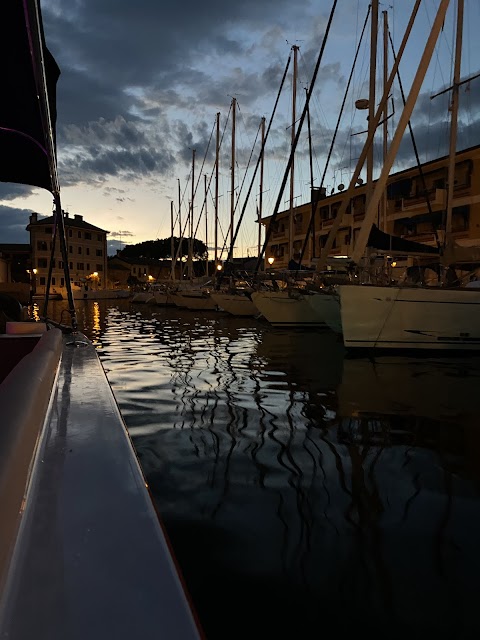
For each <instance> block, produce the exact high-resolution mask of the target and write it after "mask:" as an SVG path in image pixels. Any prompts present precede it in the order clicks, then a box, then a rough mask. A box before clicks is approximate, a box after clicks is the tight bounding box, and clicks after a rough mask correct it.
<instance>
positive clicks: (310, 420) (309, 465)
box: [57, 301, 480, 640]
mask: <svg viewBox="0 0 480 640" xmlns="http://www.w3.org/2000/svg"><path fill="white" fill-rule="evenodd" d="M57 304H58V303H57ZM95 309H96V310H95ZM80 311H81V313H80V314H79V315H80V318H81V320H82V321H83V325H84V327H85V330H86V332H87V333H89V335H90V337H92V339H94V341H95V342H96V343H97V346H98V349H99V352H100V356H101V359H102V361H103V364H104V366H105V368H106V370H107V375H108V378H109V380H110V383H111V384H112V387H113V390H114V393H115V396H116V398H117V401H118V403H119V405H120V408H121V411H122V414H123V416H124V417H125V420H126V423H127V426H128V428H129V431H130V434H131V436H132V439H133V442H134V445H135V447H136V449H137V452H138V455H139V459H140V463H141V465H142V467H143V470H144V472H145V474H146V477H147V480H148V482H149V485H150V488H151V490H152V492H153V495H154V498H155V500H156V503H157V505H158V509H159V512H160V513H161V515H162V517H163V520H164V523H165V525H166V529H167V531H168V534H169V536H170V538H171V542H172V545H173V547H174V550H175V554H176V556H177V559H178V562H179V564H180V565H181V568H182V570H183V573H184V576H185V579H186V582H187V585H188V588H189V590H190V593H191V595H192V598H193V600H194V602H195V605H196V607H197V609H198V612H199V615H200V618H201V621H202V624H203V626H204V629H205V632H206V635H207V638H209V640H211V639H216V638H219V639H220V638H221V639H222V640H224V639H230V638H275V637H280V638H284V637H292V638H316V637H321V636H322V635H323V634H324V633H330V632H335V633H336V634H340V635H342V634H344V633H351V632H356V633H359V632H366V633H369V634H370V636H371V637H380V636H382V637H390V638H397V637H400V636H401V637H403V636H404V634H408V636H409V637H415V638H416V637H430V636H432V637H433V636H434V635H435V636H436V637H440V638H446V637H449V638H470V637H473V636H477V637H478V635H479V632H480V623H479V621H478V616H477V600H478V598H477V597H478V595H479V587H478V582H479V579H478V574H479V569H480V567H479V564H480V553H479V550H478V548H479V544H478V541H479V540H480V499H479V497H480V495H479V480H480V478H479V473H480V472H479V468H480V467H479V458H480V438H479V424H478V415H479V408H480V393H479V391H478V389H479V379H480V358H474V357H472V358H468V357H467V358H465V357H464V358H462V359H455V358H453V357H448V358H446V357H444V358H441V359H428V358H423V359H417V360H412V359H410V360H409V359H406V358H405V357H398V358H394V357H382V358H376V359H375V360H369V359H358V358H355V359H350V358H347V357H345V354H344V350H343V347H342V346H341V344H339V343H338V342H337V341H336V338H335V337H334V336H333V335H332V334H329V333H324V334H321V333H316V332H314V331H304V332H301V331H295V330H283V329H275V328H272V327H270V326H269V325H267V324H265V323H263V322H261V321H258V320H255V319H249V318H242V319H235V318H232V317H226V316H223V315H222V314H220V313H215V312H201V315H199V314H197V313H194V312H189V311H182V310H179V309H170V308H167V309H159V308H153V309H152V308H143V309H137V308H135V307H133V306H129V304H128V302H124V301H121V303H120V304H119V303H118V302H117V301H115V302H113V301H112V303H110V305H108V304H107V303H106V302H100V303H98V305H97V307H94V306H92V305H91V303H89V304H87V303H85V304H84V306H83V307H81V309H80Z"/></svg>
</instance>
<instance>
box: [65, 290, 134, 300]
mask: <svg viewBox="0 0 480 640" xmlns="http://www.w3.org/2000/svg"><path fill="white" fill-rule="evenodd" d="M72 293H73V299H74V300H117V299H119V298H129V297H130V295H131V293H130V291H129V290H128V289H87V290H85V289H74V290H73V292H72Z"/></svg>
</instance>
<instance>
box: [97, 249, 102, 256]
mask: <svg viewBox="0 0 480 640" xmlns="http://www.w3.org/2000/svg"><path fill="white" fill-rule="evenodd" d="M95 255H96V256H103V250H102V249H97V250H96V251H95Z"/></svg>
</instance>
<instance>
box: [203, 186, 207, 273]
mask: <svg viewBox="0 0 480 640" xmlns="http://www.w3.org/2000/svg"><path fill="white" fill-rule="evenodd" d="M203 182H204V185H205V203H204V207H205V247H206V249H207V255H206V262H205V275H206V276H208V216H207V195H208V187H207V174H205V175H204V176H203Z"/></svg>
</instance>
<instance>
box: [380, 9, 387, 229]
mask: <svg viewBox="0 0 480 640" xmlns="http://www.w3.org/2000/svg"><path fill="white" fill-rule="evenodd" d="M382 15H383V88H384V90H385V87H386V86H387V80H388V13H387V12H386V11H383V12H382ZM387 152H388V101H385V109H384V110H383V154H382V158H383V162H385V159H386V157H387ZM381 217H382V224H383V230H384V231H385V232H386V231H387V192H386V191H385V192H384V194H383V198H382V206H381Z"/></svg>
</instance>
